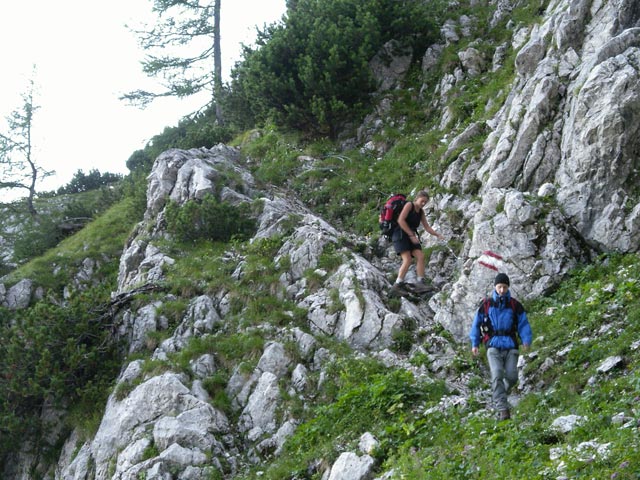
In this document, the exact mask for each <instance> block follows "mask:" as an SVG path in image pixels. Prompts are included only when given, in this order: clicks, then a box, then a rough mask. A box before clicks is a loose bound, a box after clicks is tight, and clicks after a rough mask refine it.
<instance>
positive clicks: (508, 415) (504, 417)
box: [500, 408, 511, 420]
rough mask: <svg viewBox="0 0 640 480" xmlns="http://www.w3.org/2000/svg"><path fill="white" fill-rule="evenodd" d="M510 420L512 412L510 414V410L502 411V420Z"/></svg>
mask: <svg viewBox="0 0 640 480" xmlns="http://www.w3.org/2000/svg"><path fill="white" fill-rule="evenodd" d="M510 418H511V412H509V409H508V408H507V409H506V410H500V420H509V419H510Z"/></svg>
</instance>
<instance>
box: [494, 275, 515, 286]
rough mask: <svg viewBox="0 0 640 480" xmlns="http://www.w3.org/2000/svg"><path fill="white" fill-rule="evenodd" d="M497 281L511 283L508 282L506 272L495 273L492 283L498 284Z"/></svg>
mask: <svg viewBox="0 0 640 480" xmlns="http://www.w3.org/2000/svg"><path fill="white" fill-rule="evenodd" d="M499 283H504V284H505V285H507V286H509V285H511V283H510V282H509V276H508V275H507V274H506V273H499V274H497V275H496V278H495V280H494V281H493V284H494V285H498V284H499Z"/></svg>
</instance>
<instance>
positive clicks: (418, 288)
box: [412, 280, 433, 293]
mask: <svg viewBox="0 0 640 480" xmlns="http://www.w3.org/2000/svg"><path fill="white" fill-rule="evenodd" d="M412 289H413V291H414V292H416V293H427V292H430V291H432V290H433V288H432V287H430V286H429V285H427V284H426V283H425V281H424V280H418V281H417V282H416V283H414V284H413V285H412Z"/></svg>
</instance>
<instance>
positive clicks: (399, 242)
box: [391, 228, 422, 255]
mask: <svg viewBox="0 0 640 480" xmlns="http://www.w3.org/2000/svg"><path fill="white" fill-rule="evenodd" d="M416 236H417V234H416ZM391 240H392V241H393V248H394V250H395V251H396V253H397V254H398V255H399V254H401V253H402V252H413V251H414V250H422V245H420V243H413V242H412V241H411V239H410V238H409V236H408V235H407V234H406V233H405V232H404V230H402V229H401V228H397V229H396V230H395V231H394V232H393V236H392V237H391Z"/></svg>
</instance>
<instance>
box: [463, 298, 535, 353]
mask: <svg viewBox="0 0 640 480" xmlns="http://www.w3.org/2000/svg"><path fill="white" fill-rule="evenodd" d="M510 299H511V292H509V291H507V293H506V294H505V295H504V296H503V297H500V296H499V295H498V292H496V291H495V290H494V291H493V305H495V306H493V305H492V306H490V307H489V318H490V319H491V325H492V326H493V330H494V331H496V330H502V331H506V332H508V331H511V326H512V324H513V310H512V309H511V306H510V305H509V302H510ZM483 316H484V307H483V306H482V305H481V306H480V308H478V310H476V316H475V317H474V318H473V324H472V325H471V331H470V332H469V338H470V339H471V346H472V347H478V346H480V343H481V341H482V334H481V333H480V324H481V323H482V317H483ZM518 335H520V340H521V341H522V343H523V344H525V345H531V340H533V334H532V332H531V326H530V325H529V319H528V318H527V313H526V312H525V311H524V309H523V310H522V312H520V314H519V315H518ZM487 347H494V348H503V349H509V348H515V347H516V345H515V344H514V343H513V339H512V338H511V337H510V336H508V335H494V336H493V337H491V339H490V340H489V343H488V344H487Z"/></svg>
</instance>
